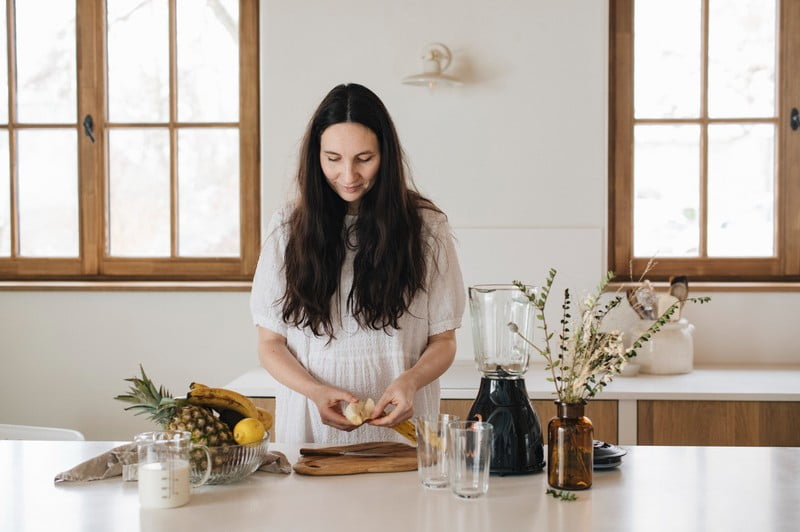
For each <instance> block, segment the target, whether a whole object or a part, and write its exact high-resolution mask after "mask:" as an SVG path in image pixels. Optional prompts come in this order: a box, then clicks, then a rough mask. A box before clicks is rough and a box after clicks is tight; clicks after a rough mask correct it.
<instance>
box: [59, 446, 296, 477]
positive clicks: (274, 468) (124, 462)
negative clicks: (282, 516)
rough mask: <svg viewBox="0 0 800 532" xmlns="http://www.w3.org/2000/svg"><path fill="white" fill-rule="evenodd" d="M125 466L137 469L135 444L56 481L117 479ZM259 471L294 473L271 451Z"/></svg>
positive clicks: (63, 475) (86, 462)
mask: <svg viewBox="0 0 800 532" xmlns="http://www.w3.org/2000/svg"><path fill="white" fill-rule="evenodd" d="M123 466H125V467H136V444H135V443H126V444H125V445H120V446H119V447H114V448H113V449H111V450H110V451H106V452H104V453H103V454H100V455H98V456H95V457H94V458H90V459H89V460H86V461H85V462H82V463H80V464H78V465H76V466H75V467H73V468H72V469H69V470H67V471H64V472H62V473H59V474H58V475H56V477H55V479H54V481H55V483H59V482H80V481H87V480H102V479H104V478H110V477H116V476H120V475H122V468H123ZM257 471H264V472H265V473H281V474H284V475H288V474H289V473H291V472H292V464H291V463H290V462H289V460H288V459H287V458H286V456H285V455H284V454H283V453H281V452H278V451H270V452H268V453H267V455H266V456H265V457H264V462H263V463H262V464H261V466H260V467H259V468H258V469H257Z"/></svg>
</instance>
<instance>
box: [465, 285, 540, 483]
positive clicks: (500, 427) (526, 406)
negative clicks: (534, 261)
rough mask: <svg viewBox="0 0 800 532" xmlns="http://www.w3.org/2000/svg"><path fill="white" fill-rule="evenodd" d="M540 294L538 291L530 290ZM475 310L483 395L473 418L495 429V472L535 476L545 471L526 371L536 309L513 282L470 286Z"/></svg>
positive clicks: (480, 393)
mask: <svg viewBox="0 0 800 532" xmlns="http://www.w3.org/2000/svg"><path fill="white" fill-rule="evenodd" d="M527 288H528V290H529V291H531V292H535V291H536V290H537V289H536V288H534V287H527ZM469 308H470V315H471V318H472V336H473V343H474V349H475V363H476V365H477V367H478V370H479V371H480V372H481V374H482V377H481V384H480V388H479V389H478V396H477V397H476V398H475V402H474V403H473V405H472V408H471V409H470V411H469V416H468V418H467V419H480V420H482V421H487V422H489V423H491V424H492V425H493V426H494V439H493V442H492V464H491V472H492V473H498V474H501V475H507V474H519V473H533V472H537V471H541V470H542V468H543V467H544V448H543V446H542V428H541V425H540V424H539V418H538V417H537V416H536V412H534V410H533V408H532V407H531V402H530V399H529V398H528V390H527V388H526V387H525V378H524V377H525V372H526V371H527V370H528V361H529V359H530V356H531V353H532V352H533V351H534V349H533V347H531V345H530V344H528V343H527V342H526V341H525V340H523V339H522V338H521V337H520V336H519V334H516V333H514V332H512V331H511V329H510V328H509V323H514V324H515V325H516V327H517V330H518V331H519V332H520V333H521V334H522V335H524V336H525V337H526V338H529V339H531V338H533V336H534V331H535V329H536V312H537V311H536V308H535V307H534V306H533V305H532V304H531V303H530V301H529V300H528V298H527V296H526V295H525V294H524V293H523V292H522V291H521V290H520V289H519V288H517V287H516V286H514V285H512V284H485V285H475V286H471V287H469Z"/></svg>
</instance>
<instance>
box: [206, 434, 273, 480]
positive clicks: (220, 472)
mask: <svg viewBox="0 0 800 532" xmlns="http://www.w3.org/2000/svg"><path fill="white" fill-rule="evenodd" d="M268 449H269V432H267V433H265V434H264V438H263V439H262V440H261V441H260V442H256V443H247V444H245V445H226V446H220V447H209V448H208V451H209V453H211V475H210V476H209V477H208V482H206V484H230V483H232V482H237V481H239V480H242V479H243V478H245V477H247V476H249V475H251V474H253V473H254V472H255V470H256V469H258V468H259V467H261V464H263V463H264V459H265V458H266V456H267V450H268ZM196 451H199V452H198V454H197V455H194V454H193V455H192V462H193V466H192V477H193V480H197V479H200V478H202V476H203V474H204V472H205V453H204V452H203V451H202V450H201V449H197V450H196ZM196 451H192V452H193V453H194V452H196ZM201 461H202V463H201Z"/></svg>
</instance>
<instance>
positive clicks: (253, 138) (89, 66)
mask: <svg viewBox="0 0 800 532" xmlns="http://www.w3.org/2000/svg"><path fill="white" fill-rule="evenodd" d="M169 12H170V25H171V28H170V96H171V101H170V118H169V123H168V124H158V125H159V126H166V127H168V128H169V131H170V137H171V139H172V140H171V147H170V151H171V170H170V174H171V175H170V183H171V184H170V188H171V192H170V195H171V198H170V202H171V205H172V209H171V210H172V212H171V220H172V223H171V229H170V231H171V237H170V240H171V256H170V257H155V258H154V257H146V258H138V257H137V258H127V257H126V258H122V257H112V256H110V255H109V253H108V233H109V231H108V216H107V210H106V209H107V205H106V201H105V200H104V198H106V197H107V193H108V130H109V129H110V128H111V127H124V126H121V125H115V124H109V123H108V122H107V116H108V108H107V98H106V93H107V92H106V88H107V70H106V66H105V65H106V64H107V61H106V59H107V58H106V20H105V0H76V40H77V78H78V79H77V86H78V102H77V115H76V118H77V120H76V123H75V124H74V128H75V134H76V135H77V136H78V144H77V146H78V198H79V199H78V201H79V249H80V252H79V257H77V258H38V257H37V258H34V257H20V256H19V239H18V233H19V224H18V213H17V210H16V207H15V204H16V202H15V201H12V210H11V218H12V224H11V228H12V231H11V233H12V237H11V247H12V252H11V257H10V258H8V257H0V281H54V280H58V281H101V282H106V281H249V280H250V279H251V278H252V275H253V272H254V271H255V266H256V263H257V261H258V255H259V252H260V245H261V237H260V198H261V194H260V155H259V145H260V132H259V127H260V126H259V114H260V113H259V92H260V89H259V87H260V84H259V44H258V43H259V24H258V20H259V17H258V0H239V45H240V46H239V121H238V122H234V123H228V124H225V123H219V124H201V125H205V126H208V127H225V126H232V125H233V126H238V128H239V139H240V140H239V216H240V222H239V223H240V256H239V257H232V258H230V257H218V258H217V257H202V258H195V257H178V256H177V235H176V230H177V229H176V228H177V224H176V218H177V209H176V207H177V193H176V186H177V180H176V175H177V157H176V152H175V137H176V135H177V130H178V129H179V128H180V127H182V126H197V125H198V124H196V123H190V124H189V123H187V124H181V123H179V122H178V121H177V116H176V101H175V100H176V91H175V90H174V89H175V84H176V61H175V57H176V50H175V48H176V43H175V13H176V0H169ZM6 13H7V17H8V18H7V20H8V21H13V20H14V18H13V17H14V5H13V0H8V2H7V10H6ZM8 26H9V28H10V29H9V35H8V58H9V61H8V65H9V66H8V71H9V78H8V79H9V124H8V128H9V150H10V151H11V152H12V153H14V150H15V135H14V134H13V133H14V130H15V129H20V128H24V127H27V126H26V125H25V124H19V123H17V122H16V109H15V101H14V96H15V93H16V89H15V87H16V83H15V81H16V80H15V61H14V60H13V58H14V57H15V50H14V44H15V36H14V34H13V24H11V23H10V22H9V24H8ZM12 88H13V89H12ZM86 115H91V116H92V118H93V120H94V123H95V132H94V136H95V139H96V142H92V141H91V140H90V139H89V138H88V137H87V136H86V135H84V133H83V130H82V125H81V123H82V121H83V117H85V116H86ZM126 125H127V124H126ZM153 125H154V124H147V127H152V126H153ZM35 127H40V125H39V124H36V125H35ZM69 127H73V125H72V124H69ZM10 167H11V175H10V177H11V190H10V193H11V194H12V196H13V195H15V194H16V186H17V185H16V183H17V175H16V165H15V164H14V163H13V158H12V162H11V164H10Z"/></svg>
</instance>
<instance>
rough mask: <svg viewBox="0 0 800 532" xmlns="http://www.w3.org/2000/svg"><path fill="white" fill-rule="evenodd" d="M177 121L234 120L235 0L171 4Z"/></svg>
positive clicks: (190, 0)
mask: <svg viewBox="0 0 800 532" xmlns="http://www.w3.org/2000/svg"><path fill="white" fill-rule="evenodd" d="M177 33H178V35H177V40H178V120H180V121H182V122H190V121H194V122H197V121H201V122H238V121H239V3H238V0H220V1H218V2H213V3H211V2H198V1H197V0H181V1H179V2H178V4H177Z"/></svg>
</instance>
